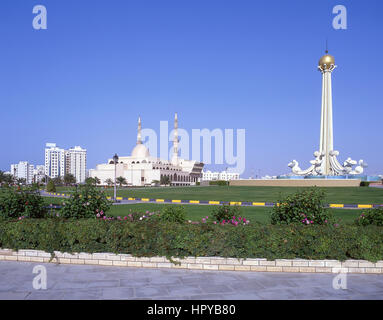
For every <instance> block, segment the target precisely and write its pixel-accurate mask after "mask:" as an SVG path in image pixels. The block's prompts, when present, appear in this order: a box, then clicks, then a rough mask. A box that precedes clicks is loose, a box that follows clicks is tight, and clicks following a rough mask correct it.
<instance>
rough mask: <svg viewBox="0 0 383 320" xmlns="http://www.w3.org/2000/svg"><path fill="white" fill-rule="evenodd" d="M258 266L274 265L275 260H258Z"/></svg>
mask: <svg viewBox="0 0 383 320" xmlns="http://www.w3.org/2000/svg"><path fill="white" fill-rule="evenodd" d="M259 265H260V266H268V267H275V261H266V260H264V261H259Z"/></svg>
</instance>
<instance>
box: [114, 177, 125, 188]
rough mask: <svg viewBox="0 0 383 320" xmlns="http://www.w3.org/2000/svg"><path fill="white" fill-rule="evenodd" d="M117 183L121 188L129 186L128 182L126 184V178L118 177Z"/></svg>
mask: <svg viewBox="0 0 383 320" xmlns="http://www.w3.org/2000/svg"><path fill="white" fill-rule="evenodd" d="M116 181H117V182H118V183H119V184H120V187H122V185H123V184H124V185H125V184H128V183H127V182H126V179H125V178H124V177H118V178H117V179H116Z"/></svg>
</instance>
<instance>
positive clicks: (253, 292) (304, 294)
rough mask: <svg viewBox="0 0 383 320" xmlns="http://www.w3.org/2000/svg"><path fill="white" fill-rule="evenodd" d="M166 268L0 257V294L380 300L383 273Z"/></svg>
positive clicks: (0, 296) (58, 297) (2, 296)
mask: <svg viewBox="0 0 383 320" xmlns="http://www.w3.org/2000/svg"><path fill="white" fill-rule="evenodd" d="M37 265H41V266H44V267H45V268H46V272H47V289H46V290H43V289H40V290H35V289H33V285H32V283H33V279H34V277H36V276H37V275H38V274H34V273H32V271H33V267H34V266H37ZM335 276H336V274H310V273H299V274H298V273H271V272H268V273H262V272H238V271H236V272H230V271H199V270H169V269H166V270H164V269H149V268H124V267H104V266H89V265H87V266H84V265H83V266H81V265H67V264H65V265H63V264H59V265H56V264H44V263H41V264H38V263H29V262H13V261H1V262H0V299H33V300H34V299H44V300H45V299H55V300H61V299H75V300H77V299H92V300H94V299H158V300H161V299H171V300H173V299H183V300H188V299H193V300H194V299H202V300H205V299H209V300H242V299H243V300H259V299H379V300H381V299H383V275H367V274H347V275H346V277H347V278H346V279H347V280H346V281H347V289H346V290H343V289H338V290H335V289H334V288H333V279H334V277H335Z"/></svg>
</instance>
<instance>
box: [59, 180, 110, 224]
mask: <svg viewBox="0 0 383 320" xmlns="http://www.w3.org/2000/svg"><path fill="white" fill-rule="evenodd" d="M111 205H112V201H109V200H108V199H107V198H106V195H105V194H104V192H103V191H101V190H99V189H97V188H96V187H94V186H92V185H84V186H81V187H80V188H79V190H76V191H75V192H74V193H72V194H71V196H70V198H69V199H68V200H65V201H64V202H63V207H62V209H61V212H60V216H61V217H63V218H75V219H80V218H93V217H97V215H99V216H100V215H105V213H106V212H107V211H108V210H109V209H110V207H111Z"/></svg>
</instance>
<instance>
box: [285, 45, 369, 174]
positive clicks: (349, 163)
mask: <svg viewBox="0 0 383 320" xmlns="http://www.w3.org/2000/svg"><path fill="white" fill-rule="evenodd" d="M335 68H336V66H335V59H334V57H333V56H331V55H329V54H328V51H327V50H326V54H325V55H324V56H323V57H322V58H320V60H319V65H318V69H319V71H320V72H321V73H322V111H321V126H320V142H319V151H315V152H314V156H315V160H311V161H310V163H311V166H310V167H309V168H308V169H306V170H301V168H299V166H298V162H297V161H296V160H293V161H292V162H290V163H289V164H288V166H289V167H290V168H291V170H292V172H293V173H294V174H296V175H302V176H306V175H347V174H351V175H355V174H362V173H363V170H364V168H365V167H367V164H366V163H365V162H364V161H363V160H359V165H358V166H357V167H356V168H355V169H354V170H353V169H352V167H353V166H355V165H356V164H357V162H356V161H355V160H352V159H351V158H347V159H346V161H345V162H344V163H343V166H342V165H341V164H340V163H339V162H338V160H337V158H336V157H337V156H338V155H339V152H338V151H336V150H334V148H333V126H332V89H331V74H332V72H333V71H334V69H335Z"/></svg>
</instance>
